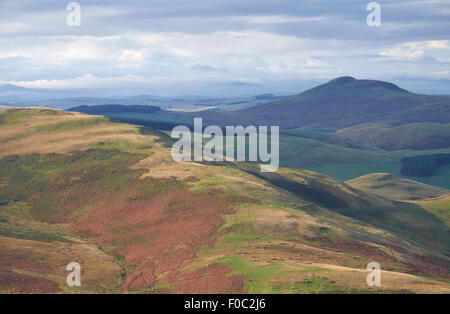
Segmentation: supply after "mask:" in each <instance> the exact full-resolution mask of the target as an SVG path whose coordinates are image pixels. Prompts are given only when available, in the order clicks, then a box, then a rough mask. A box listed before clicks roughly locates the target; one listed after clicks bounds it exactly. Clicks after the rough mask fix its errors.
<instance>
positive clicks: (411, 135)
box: [336, 123, 450, 151]
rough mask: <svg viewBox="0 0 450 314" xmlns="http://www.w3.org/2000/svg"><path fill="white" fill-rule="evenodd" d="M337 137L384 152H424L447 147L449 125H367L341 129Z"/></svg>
mask: <svg viewBox="0 0 450 314" xmlns="http://www.w3.org/2000/svg"><path fill="white" fill-rule="evenodd" d="M336 134H337V135H340V136H343V137H347V138H349V139H353V140H355V141H357V142H360V143H366V144H370V145H373V146H376V147H379V148H381V149H384V150H388V151H391V150H401V149H415V150H426V149H436V148H443V147H448V144H449V142H450V123H413V124H405V125H401V126H397V127H393V126H387V125H384V124H380V123H369V124H362V125H356V126H352V127H350V128H346V129H341V130H338V131H337V132H336Z"/></svg>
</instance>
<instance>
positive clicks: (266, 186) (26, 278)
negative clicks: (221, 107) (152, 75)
mask: <svg viewBox="0 0 450 314" xmlns="http://www.w3.org/2000/svg"><path fill="white" fill-rule="evenodd" d="M0 118H1V119H0V120H1V123H0V129H1V132H0V142H1V143H2V145H1V148H0V156H1V157H3V159H1V167H0V206H1V207H0V241H1V242H2V245H1V248H2V250H3V251H4V252H3V253H4V254H1V255H0V256H1V258H2V262H1V263H0V272H1V273H2V276H1V278H2V279H1V280H0V291H2V292H17V291H25V292H30V290H27V289H31V288H29V287H32V288H33V289H34V290H33V289H31V291H39V289H44V291H48V292H51V291H60V292H70V293H73V292H105V291H108V292H121V291H130V292H132V291H134V292H155V291H159V292H179V293H186V292H245V291H247V292H267V293H271V292H283V293H310V292H333V291H334V292H382V291H415V292H448V291H449V286H448V284H447V283H446V281H442V280H443V278H446V276H447V274H448V266H446V264H445V262H443V261H442V260H440V259H439V257H438V256H441V258H444V259H446V258H445V257H442V252H445V249H443V248H442V245H445V243H444V242H442V241H440V240H438V239H437V238H439V237H440V233H439V231H438V230H437V229H438V226H437V225H436V222H435V221H434V220H433V216H427V215H426V214H424V212H421V211H420V210H418V209H417V208H416V207H407V205H405V204H402V205H401V206H400V205H399V204H396V203H392V202H390V201H387V200H385V199H382V198H378V197H376V196H373V195H369V194H366V193H364V192H360V191H357V190H354V189H351V188H350V187H349V186H346V185H345V184H342V183H340V182H338V181H336V180H334V179H331V178H329V177H326V176H322V175H319V174H315V173H312V172H304V171H294V170H285V169H281V170H280V172H279V173H278V174H277V175H275V177H271V176H268V177H264V176H260V175H258V173H257V172H254V171H253V170H252V167H253V166H245V165H243V164H223V165H219V166H214V165H212V164H196V163H174V162H172V161H171V159H170V154H169V150H168V149H167V148H165V146H166V145H167V144H168V142H169V140H167V139H164V137H161V136H163V135H161V134H159V133H156V132H154V131H151V130H140V129H139V128H138V127H135V126H129V125H124V124H118V123H110V122H108V120H107V119H104V118H99V117H90V116H84V115H80V114H73V113H64V112H58V111H51V110H9V111H2V112H0ZM56 130H57V131H56ZM13 155H16V156H13ZM321 195H326V197H321ZM205 205H207V206H206V207H205ZM362 205H365V207H362ZM364 208H365V209H364ZM370 208H371V209H372V210H376V209H377V208H378V209H382V208H384V209H385V210H384V211H383V213H389V212H391V213H393V212H395V211H396V210H399V211H400V212H403V211H404V210H403V208H405V209H411V208H413V209H414V213H413V214H418V215H419V214H420V215H421V218H422V219H421V220H420V222H421V224H422V225H421V226H415V225H414V221H413V220H414V219H413V218H414V216H411V214H409V216H408V215H406V216H402V215H400V216H395V217H394V218H399V219H402V218H403V219H407V221H404V220H403V221H402V223H404V224H405V225H406V226H407V228H406V231H405V230H404V232H406V233H408V232H409V233H411V231H410V229H411V228H419V229H420V230H421V232H422V233H426V232H428V231H427V230H430V231H431V233H430V234H428V235H426V236H424V237H423V240H426V241H429V244H430V247H434V248H435V250H437V251H441V253H438V252H434V251H433V250H430V249H428V248H425V247H424V246H423V245H420V244H417V243H416V242H415V241H411V240H407V239H406V238H405V237H404V236H397V235H396V234H395V233H394V232H397V231H398V230H396V229H395V228H391V231H387V230H385V229H384V228H383V226H382V222H383V219H384V218H383V217H384V216H383V215H379V216H377V217H378V218H377V221H373V223H374V224H375V225H378V227H373V226H370V225H367V224H365V223H362V222H361V221H360V220H359V219H362V220H365V221H367V219H365V218H364V215H365V213H364V211H361V210H362V209H364V210H369V209H370ZM358 213H359V214H358ZM345 215H347V216H345ZM351 217H353V218H351ZM430 219H431V220H430ZM410 220H412V221H410ZM408 228H409V229H408ZM427 228H431V229H427ZM435 229H436V230H435ZM205 232H206V233H205ZM402 233H403V232H402ZM416 240H417V239H416ZM419 240H420V239H419ZM55 252H58V254H55ZM74 260H75V261H79V262H80V264H81V265H82V269H84V271H85V272H86V273H83V278H85V280H86V281H85V282H86V284H83V285H82V287H81V288H76V289H69V288H68V287H66V286H65V285H64V280H65V275H66V274H67V272H66V271H65V265H66V264H67V263H68V262H70V261H74ZM374 260H375V261H378V262H380V263H381V265H382V268H383V269H384V270H385V272H383V287H381V288H377V289H369V288H368V287H367V286H366V284H365V277H366V275H367V271H365V266H366V265H367V264H368V263H369V262H371V261H374ZM36 263H37V264H36ZM92 263H94V264H95V266H94V265H93V266H91V264H92ZM443 263H444V264H443ZM42 265H45V267H44V266H42ZM98 270H100V271H98ZM405 273H412V274H414V275H409V274H405ZM205 274H206V275H205ZM417 276H419V277H417ZM422 276H424V277H422ZM5 278H6V279H5ZM83 282H84V281H83ZM45 289H47V290H45Z"/></svg>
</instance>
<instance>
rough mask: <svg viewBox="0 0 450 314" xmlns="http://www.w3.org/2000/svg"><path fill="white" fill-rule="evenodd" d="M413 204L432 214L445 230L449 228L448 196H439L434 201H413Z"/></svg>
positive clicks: (449, 200)
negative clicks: (441, 222)
mask: <svg viewBox="0 0 450 314" xmlns="http://www.w3.org/2000/svg"><path fill="white" fill-rule="evenodd" d="M414 204H417V205H419V206H420V207H422V208H424V209H425V210H427V211H428V212H430V213H432V214H433V215H435V216H436V217H438V218H439V219H440V220H441V221H443V222H444V223H445V225H446V226H447V228H450V195H445V196H441V197H438V198H435V199H429V200H423V201H415V202H414Z"/></svg>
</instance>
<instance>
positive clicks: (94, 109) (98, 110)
mask: <svg viewBox="0 0 450 314" xmlns="http://www.w3.org/2000/svg"><path fill="white" fill-rule="evenodd" d="M160 110H161V108H159V107H156V106H141V105H97V106H78V107H73V108H70V109H67V111H75V112H82V113H86V114H93V115H107V114H110V113H122V112H135V113H155V112H157V111H160Z"/></svg>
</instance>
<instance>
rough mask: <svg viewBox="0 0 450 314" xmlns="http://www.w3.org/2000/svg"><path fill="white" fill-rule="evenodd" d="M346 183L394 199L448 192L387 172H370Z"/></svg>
mask: <svg viewBox="0 0 450 314" xmlns="http://www.w3.org/2000/svg"><path fill="white" fill-rule="evenodd" d="M346 183H347V184H348V185H350V186H352V187H354V188H357V189H359V190H362V191H366V192H370V193H372V194H376V195H379V196H383V197H386V198H389V199H396V200H424V199H428V198H435V197H440V196H443V195H447V194H449V193H450V190H447V189H441V188H438V187H435V186H432V185H428V184H423V183H419V182H416V181H412V180H407V179H401V178H396V177H394V176H392V175H390V174H388V173H372V174H368V175H365V176H362V177H359V178H356V179H352V180H348V181H346Z"/></svg>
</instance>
